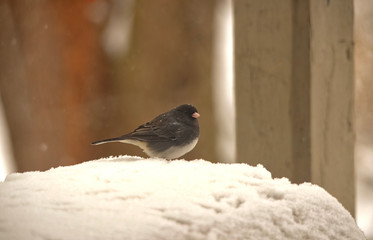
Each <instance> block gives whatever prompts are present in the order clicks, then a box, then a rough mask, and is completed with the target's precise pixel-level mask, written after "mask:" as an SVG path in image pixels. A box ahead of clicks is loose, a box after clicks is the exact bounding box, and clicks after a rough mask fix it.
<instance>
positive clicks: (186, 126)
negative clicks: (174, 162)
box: [92, 104, 200, 159]
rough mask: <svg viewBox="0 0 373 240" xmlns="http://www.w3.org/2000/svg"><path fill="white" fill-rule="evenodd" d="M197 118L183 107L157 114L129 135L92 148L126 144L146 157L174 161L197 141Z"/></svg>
mask: <svg viewBox="0 0 373 240" xmlns="http://www.w3.org/2000/svg"><path fill="white" fill-rule="evenodd" d="M199 116H200V115H199V113H198V111H197V109H196V108H195V107H194V106H192V105H190V104H183V105H180V106H178V107H177V108H174V109H171V110H170V111H168V112H166V113H162V114H160V115H159V116H157V117H156V118H154V119H153V120H151V121H150V122H147V123H145V124H143V125H141V126H139V127H138V128H136V129H135V130H134V131H133V132H131V133H128V134H126V135H123V136H120V137H116V138H109V139H105V140H101V141H97V142H93V143H92V144H93V145H98V144H103V143H108V142H122V143H129V144H133V145H136V146H138V147H140V148H141V149H142V150H143V151H144V152H145V153H146V154H147V155H148V156H149V157H157V158H165V159H174V158H178V157H181V156H183V155H184V154H186V153H187V152H189V151H191V150H192V149H193V148H194V147H195V146H196V144H197V142H198V137H199V124H198V120H197V118H198V117H199Z"/></svg>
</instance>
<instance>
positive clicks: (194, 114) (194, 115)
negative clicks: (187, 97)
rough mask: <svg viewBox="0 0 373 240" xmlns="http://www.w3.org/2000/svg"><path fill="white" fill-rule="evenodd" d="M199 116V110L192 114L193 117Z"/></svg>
mask: <svg viewBox="0 0 373 240" xmlns="http://www.w3.org/2000/svg"><path fill="white" fill-rule="evenodd" d="M199 116H200V115H199V113H198V112H195V113H193V114H192V117H194V118H199Z"/></svg>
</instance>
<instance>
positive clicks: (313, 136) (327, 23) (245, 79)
mask: <svg viewBox="0 0 373 240" xmlns="http://www.w3.org/2000/svg"><path fill="white" fill-rule="evenodd" d="M352 14H353V6H352V0H343V1H333V0H328V1H321V0H317V1H313V0H312V1H301V0H288V1H276V0H264V1H248V0H236V1H235V2H234V21H235V22H234V25H235V30H234V35H235V36H234V37H235V40H234V41H235V78H236V79H235V90H236V108H237V109H236V111H237V125H236V126H237V161H238V162H247V163H249V164H253V165H255V164H258V163H261V164H263V165H264V166H265V167H266V168H267V169H268V170H269V171H271V172H272V175H273V176H274V177H287V178H289V179H290V180H291V181H292V182H296V183H300V182H304V181H311V182H313V183H316V184H319V185H320V186H322V187H324V188H325V189H326V190H327V191H329V192H330V193H331V194H332V195H333V196H335V197H336V198H337V199H338V200H339V201H340V202H341V203H342V204H343V205H344V206H345V207H346V208H347V209H348V210H349V211H350V212H351V213H352V214H353V213H354V172H353V171H354V170H353V169H354V168H353V164H354V124H353V92H354V87H353V85H354V83H353V62H352V56H353V53H352V51H353V50H352V26H353V25H352V24H353V21H352Z"/></svg>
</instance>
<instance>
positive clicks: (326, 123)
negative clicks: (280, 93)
mask: <svg viewBox="0 0 373 240" xmlns="http://www.w3.org/2000/svg"><path fill="white" fill-rule="evenodd" d="M310 9H311V32H312V37H311V56H312V57H311V79H312V86H311V99H312V104H311V106H312V108H311V116H312V125H311V128H312V132H311V136H312V137H311V146H312V149H311V152H312V168H311V169H312V182H314V183H316V184H319V185H320V186H322V187H323V188H325V189H326V190H327V191H328V192H329V193H331V194H332V195H333V196H335V197H336V198H337V199H338V200H339V201H341V202H342V204H343V205H344V207H345V208H347V209H348V210H349V211H350V212H351V213H352V214H354V199H355V190H354V183H355V179H354V141H355V136H354V121H353V115H354V114H353V113H354V81H353V75H354V73H353V72H354V71H353V1H352V0H338V1H333V0H329V1H310Z"/></svg>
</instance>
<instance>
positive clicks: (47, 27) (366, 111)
mask: <svg viewBox="0 0 373 240" xmlns="http://www.w3.org/2000/svg"><path fill="white" fill-rule="evenodd" d="M354 8H355V9H354V11H355V79H356V108H355V111H356V131H357V132H356V136H357V142H356V172H357V183H358V185H357V198H358V201H357V221H358V224H359V225H360V227H361V228H362V229H363V230H364V231H365V233H366V235H367V237H368V238H370V239H373V204H372V202H373V190H372V189H373V124H372V123H373V104H372V103H373V94H372V93H373V79H372V76H373V68H372V65H373V1H371V0H355V1H354ZM0 29H1V31H0V53H1V54H0V100H1V104H0V164H1V165H0V181H2V180H3V179H4V178H5V176H6V174H8V173H10V172H15V171H18V172H24V171H33V170H47V169H49V168H51V167H58V166H65V165H72V164H77V163H80V162H83V161H87V160H92V159H97V158H101V157H107V156H111V155H123V154H128V155H138V156H142V157H145V156H146V155H145V154H144V153H143V152H142V151H141V150H140V149H139V148H137V147H135V146H131V145H126V144H119V143H113V144H105V145H100V146H91V145H90V143H91V142H92V141H95V140H99V139H104V138H109V137H115V136H119V135H122V134H124V133H127V132H129V131H131V130H133V129H134V128H136V127H137V126H138V125H140V124H142V123H144V122H146V121H148V120H150V119H152V118H153V117H155V116H156V115H158V114H160V113H162V112H165V111H168V110H169V109H170V108H173V107H175V106H178V105H179V104H183V103H190V104H193V105H195V106H196V107H197V109H198V110H199V112H200V114H201V118H200V119H199V120H200V128H201V136H200V140H199V143H198V144H197V146H196V148H195V149H194V150H193V151H191V152H190V153H188V154H187V155H185V156H184V157H185V159H188V160H192V159H196V158H197V159H198V158H203V159H205V160H208V161H212V162H234V161H235V110H234V107H233V106H234V94H233V57H232V52H233V36H232V29H233V22H232V6H231V1H229V0H205V1H199V0H188V1H167V0H158V1H144V0H79V1H64V0H54V1H48V0H33V1H26V0H0Z"/></svg>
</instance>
